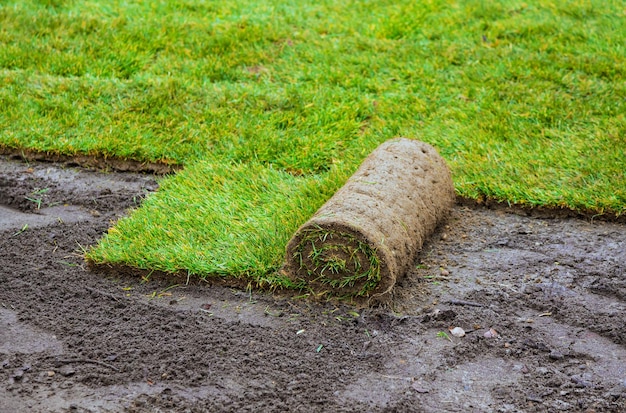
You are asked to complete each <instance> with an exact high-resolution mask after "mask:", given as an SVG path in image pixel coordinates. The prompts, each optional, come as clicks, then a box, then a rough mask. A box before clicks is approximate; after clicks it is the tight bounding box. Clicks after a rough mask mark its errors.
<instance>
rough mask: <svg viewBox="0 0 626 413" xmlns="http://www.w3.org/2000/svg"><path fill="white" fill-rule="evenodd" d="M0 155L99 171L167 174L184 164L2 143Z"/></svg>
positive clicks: (25, 160)
mask: <svg viewBox="0 0 626 413" xmlns="http://www.w3.org/2000/svg"><path fill="white" fill-rule="evenodd" d="M0 155H3V156H7V157H9V158H11V159H19V160H21V161H24V162H34V161H36V162H55V163H59V164H63V165H68V166H80V167H81V168H85V169H93V170H98V171H115V172H138V173H149V174H155V175H167V174H171V173H175V172H176V171H179V170H181V169H183V166H182V165H179V164H176V163H172V162H166V163H165V162H147V161H143V162H142V161H137V160H134V159H118V158H115V157H113V158H111V157H109V158H105V157H103V156H102V155H81V154H75V155H70V154H63V153H56V152H40V151H37V150H33V149H25V148H12V147H9V146H5V145H1V144H0Z"/></svg>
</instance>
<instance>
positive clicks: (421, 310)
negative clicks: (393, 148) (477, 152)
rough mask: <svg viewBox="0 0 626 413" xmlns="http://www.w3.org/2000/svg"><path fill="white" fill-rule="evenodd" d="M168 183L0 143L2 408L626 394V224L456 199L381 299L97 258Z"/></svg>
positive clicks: (596, 405) (580, 399) (531, 408)
mask: <svg viewBox="0 0 626 413" xmlns="http://www.w3.org/2000/svg"><path fill="white" fill-rule="evenodd" d="M156 188H157V182H156V181H155V180H154V179H153V177H151V176H150V175H140V174H134V173H107V174H104V173H98V172H89V171H86V170H81V169H73V168H68V167H63V166H60V165H56V164H40V163H31V164H26V163H20V162H15V161H10V160H7V159H3V160H1V161H0V285H1V286H2V288H0V382H1V383H2V385H1V386H0V411H7V412H13V411H33V412H59V411H76V412H104V411H107V412H154V411H174V412H203V411H238V412H239V411H302V412H311V411H345V412H347V411H354V412H357V411H358V412H363V411H374V412H376V411H390V412H391V411H403V412H404V411H415V412H472V411H476V412H520V411H522V412H555V411H569V412H593V411H595V412H605V411H608V412H623V411H626V319H625V315H624V314H625V310H626V226H624V225H623V224H620V223H608V222H600V221H585V220H578V219H573V218H558V217H557V218H550V217H547V216H544V217H541V218H539V217H528V216H520V215H515V214H510V213H507V212H506V211H503V210H499V211H492V210H488V209H482V208H468V207H463V206H457V207H456V208H455V209H454V211H453V214H452V216H451V218H450V219H449V220H448V222H447V224H446V226H443V227H441V228H440V229H439V230H438V232H437V233H436V235H435V237H434V238H433V239H432V240H430V241H429V242H427V243H426V244H425V245H424V248H423V250H422V252H421V254H420V255H419V257H418V259H417V261H416V262H415V265H414V266H413V268H414V269H413V270H412V271H411V272H410V273H409V274H408V275H407V276H406V277H405V278H404V279H402V280H399V282H398V284H397V287H396V288H395V290H394V297H393V300H392V302H391V303H390V304H389V305H388V306H387V307H384V308H380V307H379V308H354V307H350V306H347V305H343V304H332V303H313V302H310V301H306V300H303V299H295V298H294V297H291V296H285V295H284V294H283V295H277V294H275V295H273V294H270V293H263V292H257V291H252V292H251V291H245V290H242V289H233V288H228V287H224V286H219V285H212V286H208V285H202V284H196V285H191V284H190V285H185V283H184V282H181V281H180V280H167V279H159V280H156V279H155V280H150V281H148V282H144V281H142V280H141V279H140V278H138V277H129V276H127V275H124V274H122V273H119V274H117V275H116V274H115V273H108V274H107V275H104V274H102V273H100V272H94V271H91V270H89V269H87V268H86V266H85V262H84V260H83V259H82V257H81V254H80V251H81V249H82V248H85V247H87V246H88V245H91V244H93V243H95V242H97V240H98V239H99V238H100V237H101V235H102V233H103V232H104V231H106V229H107V228H108V227H109V226H110V225H111V222H112V220H115V219H117V218H118V217H120V216H122V215H123V214H124V213H125V212H126V211H127V209H128V208H131V207H134V206H137V205H138V204H139V202H140V201H141V198H142V197H143V196H144V195H145V194H146V193H147V192H150V191H154V190H155V189H156ZM111 274H113V275H111ZM450 327H461V328H463V329H464V330H465V333H466V334H465V336H464V337H455V336H454V335H452V334H451V332H450V330H449V328H450ZM490 329H492V330H493V331H490ZM488 332H489V334H487V335H491V337H486V336H485V334H486V333H488Z"/></svg>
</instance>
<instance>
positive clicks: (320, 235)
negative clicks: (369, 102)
mask: <svg viewBox="0 0 626 413" xmlns="http://www.w3.org/2000/svg"><path fill="white" fill-rule="evenodd" d="M454 200H455V194H454V187H453V184H452V178H451V176H450V170H449V168H448V166H447V165H446V163H445V161H444V160H443V158H442V157H441V156H440V155H439V154H438V153H437V151H436V150H435V149H434V148H433V147H432V146H430V145H428V144H426V143H424V142H420V141H417V140H411V139H406V138H399V139H393V140H390V141H387V142H385V143H383V144H382V145H380V146H379V147H378V148H376V149H375V150H374V151H373V152H372V153H371V154H370V155H369V156H368V157H367V158H366V159H365V160H364V161H363V163H362V164H361V166H360V167H359V169H358V170H357V171H356V172H355V173H354V174H353V175H352V176H351V177H350V178H349V179H348V181H347V182H346V184H345V185H344V186H343V187H341V188H340V189H339V191H337V192H336V193H335V194H334V195H333V196H332V197H331V198H330V199H329V200H328V201H327V202H326V203H325V204H324V205H323V206H322V207H321V208H320V209H319V210H318V211H317V212H316V213H315V214H314V215H313V217H312V218H311V219H310V220H309V221H307V222H306V223H304V225H302V226H301V227H300V228H299V229H298V230H297V231H296V233H295V234H294V236H293V237H292V238H291V240H290V241H289V243H288V244H287V247H286V258H285V264H284V266H283V272H284V273H286V274H287V275H288V276H289V277H291V278H292V279H293V280H295V281H297V282H298V283H299V284H301V285H306V287H308V289H310V291H312V292H314V293H316V294H321V295H324V294H325V295H328V296H335V297H378V298H382V297H383V296H384V295H385V294H387V293H389V292H390V291H391V289H392V288H393V286H394V284H395V283H396V280H397V279H398V278H399V277H401V276H403V275H404V273H405V272H406V271H407V270H408V268H409V267H410V266H411V265H412V264H413V263H414V261H415V259H416V257H417V254H418V253H419V251H420V250H421V248H422V245H423V244H424V241H425V240H426V239H427V238H428V237H429V236H430V235H431V234H432V233H433V232H434V230H435V228H436V227H437V225H438V224H439V223H440V222H442V220H444V219H445V217H446V216H447V214H448V213H449V211H450V209H451V207H452V205H453V204H454Z"/></svg>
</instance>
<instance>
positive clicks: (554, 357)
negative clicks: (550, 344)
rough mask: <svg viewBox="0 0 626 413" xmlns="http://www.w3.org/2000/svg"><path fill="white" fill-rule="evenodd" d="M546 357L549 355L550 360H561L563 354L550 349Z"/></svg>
mask: <svg viewBox="0 0 626 413" xmlns="http://www.w3.org/2000/svg"><path fill="white" fill-rule="evenodd" d="M548 357H550V358H551V359H552V360H562V359H563V358H564V357H565V356H564V355H563V353H560V352H558V351H555V350H552V351H551V352H550V355H549V356H548Z"/></svg>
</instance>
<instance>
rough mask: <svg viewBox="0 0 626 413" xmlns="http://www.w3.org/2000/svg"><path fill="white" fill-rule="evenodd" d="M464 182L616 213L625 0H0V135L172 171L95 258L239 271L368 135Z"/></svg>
mask: <svg viewBox="0 0 626 413" xmlns="http://www.w3.org/2000/svg"><path fill="white" fill-rule="evenodd" d="M401 135H403V136H407V137H413V138H417V139H421V140H424V141H426V142H429V143H431V144H433V145H434V146H435V147H437V148H438V150H439V151H440V153H441V154H442V155H443V156H444V157H445V158H446V159H447V161H448V162H449V164H450V166H451V168H452V170H453V175H454V180H455V185H456V189H457V193H458V194H459V195H461V196H464V197H469V198H476V199H484V198H489V199H495V200H499V201H505V202H510V203H512V204H519V205H525V206H546V207H556V208H568V209H572V210H577V211H585V212H591V213H597V214H603V213H610V214H616V215H620V214H624V213H626V172H625V171H626V2H624V1H610V0H609V1H601V0H598V1H592V0H587V1H584V0H580V1H537V0H532V1H531V0H527V1H493V2H486V1H478V0H475V1H470V0H468V1H456V2H453V1H435V0H432V1H429V0H421V1H409V0H405V1H391V0H381V1H345V0H344V1H310V0H302V1H288V0H283V1H280V0H268V1H258V0H254V1H252V0H237V1H233V2H222V1H185V0H178V1H170V2H164V1H156V0H154V1H136V2H121V1H113V0H109V1H105V0H101V1H97V2H96V1H92V2H78V1H62V0H47V1H45V0H40V1H0V146H1V147H3V148H5V149H15V148H17V149H20V148H27V149H33V150H37V151H43V152H49V153H61V154H70V155H72V154H91V155H99V156H106V157H115V158H122V159H132V160H137V161H150V162H166V163H172V164H180V165H184V166H185V169H184V171H183V172H181V173H179V174H177V175H176V176H173V177H168V178H166V179H164V180H163V181H162V182H161V184H162V187H161V189H160V190H159V192H158V193H156V194H154V195H153V196H151V197H150V198H148V199H147V200H146V201H145V204H144V205H143V206H142V207H141V208H139V209H137V210H136V211H134V212H133V213H132V214H131V215H130V217H129V218H126V219H122V220H121V221H120V222H118V223H117V224H116V225H115V227H114V228H113V229H111V230H110V231H109V234H108V235H107V236H106V237H105V238H104V239H103V240H102V242H101V243H100V244H99V245H98V246H97V247H95V248H94V249H92V250H91V251H89V253H88V256H89V258H90V259H92V260H94V261H96V262H103V261H106V262H112V263H122V264H129V265H132V266H137V267H140V268H147V269H161V270H166V271H178V270H183V271H189V272H190V273H192V274H198V275H200V276H206V275H209V274H217V275H220V276H246V277H250V278H251V279H253V280H258V281H259V282H269V283H278V284H281V283H282V284H284V283H285V280H280V279H279V280H276V275H275V274H274V271H275V270H276V268H277V266H278V265H279V264H280V262H281V260H282V254H283V248H284V245H285V243H286V241H287V239H288V238H289V236H290V235H291V234H292V233H293V231H295V229H296V228H297V227H298V225H299V224H300V223H302V222H304V221H305V220H306V219H307V217H308V216H310V215H311V214H312V213H313V212H314V211H315V210H316V208H317V207H319V206H320V205H321V203H323V202H324V200H325V199H326V198H328V197H329V196H330V195H331V194H332V193H333V192H334V191H335V190H336V189H337V188H338V187H339V186H340V185H341V184H342V182H343V181H344V180H345V179H346V178H347V176H349V174H350V173H351V172H352V171H353V170H354V169H355V168H356V166H357V165H358V164H359V162H360V161H361V160H362V159H363V157H364V156H366V155H367V153H369V152H370V151H371V150H372V149H373V148H375V147H376V146H377V145H378V144H379V143H381V142H383V141H385V140H387V139H390V138H393V137H396V136H401Z"/></svg>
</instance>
